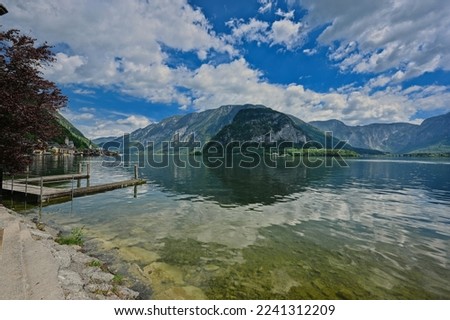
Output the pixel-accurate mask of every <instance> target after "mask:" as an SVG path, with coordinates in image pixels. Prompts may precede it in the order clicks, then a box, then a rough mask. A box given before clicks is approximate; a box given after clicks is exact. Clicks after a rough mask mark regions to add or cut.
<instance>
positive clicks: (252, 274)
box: [32, 158, 450, 299]
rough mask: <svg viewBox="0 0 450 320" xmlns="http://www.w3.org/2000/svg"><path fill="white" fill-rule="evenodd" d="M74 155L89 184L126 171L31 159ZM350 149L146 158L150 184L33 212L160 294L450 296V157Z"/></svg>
mask: <svg viewBox="0 0 450 320" xmlns="http://www.w3.org/2000/svg"><path fill="white" fill-rule="evenodd" d="M78 161H91V172H92V174H93V177H92V179H91V184H95V183H100V182H107V181H118V180H121V179H124V178H129V177H130V176H131V175H132V168H122V167H120V168H106V167H102V165H101V161H100V159H92V160H86V159H81V160H80V159H73V158H64V159H53V160H50V159H47V160H45V161H43V162H41V163H40V164H39V163H37V164H36V165H35V167H34V168H33V169H34V170H35V171H44V172H45V173H61V172H64V171H66V172H67V170H71V168H76V167H77V162H78ZM278 161H279V162H282V161H284V159H279V160H278ZM347 162H348V164H349V167H346V168H342V167H337V166H334V167H331V168H326V167H319V168H315V169H309V168H305V167H303V166H300V167H297V168H293V169H289V168H277V169H275V168H268V167H266V166H259V167H257V168H254V169H243V168H239V167H234V168H224V167H221V168H217V169H209V168H205V167H202V168H197V169H195V168H189V167H188V168H179V167H177V166H174V165H171V166H169V167H167V168H164V169H152V168H149V167H147V168H143V169H140V176H141V177H143V178H145V179H147V180H148V181H149V183H148V184H147V185H144V186H139V187H137V188H136V189H133V188H129V189H122V190H115V191H112V192H107V193H103V194H98V195H94V196H88V197H83V198H77V199H74V201H73V202H68V203H63V204H56V205H51V206H48V207H45V208H43V211H42V219H43V220H44V221H46V222H49V223H56V224H58V225H61V226H64V227H65V228H66V229H68V230H69V229H70V228H73V227H76V226H85V230H86V235H87V237H88V239H89V241H88V243H91V244H95V246H94V245H93V246H92V248H94V249H92V250H94V251H95V252H97V253H98V254H101V253H103V254H104V253H106V254H107V256H108V259H111V263H112V264H113V266H114V268H116V269H117V270H120V271H121V272H123V273H126V274H128V275H130V277H131V278H133V279H137V280H139V281H141V282H142V283H145V284H147V285H148V286H149V287H151V290H152V294H151V297H152V298H156V299H167V298H169V299H172V298H175V299H181V298H212V299H216V298H217V299H275V298H276V299H329V298H332V299H336V298H337V299H345V298H352V299H358V298H361V299H428V298H433V299H450V290H449V288H450V281H449V279H450V272H449V262H450V257H449V251H450V249H449V248H450V246H449V244H450V241H449V240H450V210H449V209H450V179H449V178H450V162H449V161H448V160H423V159H417V160H416V159H407V160H405V159H355V160H347ZM37 210H38V209H33V210H32V211H33V212H37Z"/></svg>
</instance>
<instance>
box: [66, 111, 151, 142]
mask: <svg viewBox="0 0 450 320" xmlns="http://www.w3.org/2000/svg"><path fill="white" fill-rule="evenodd" d="M61 113H62V115H63V116H64V117H65V118H67V119H68V120H69V121H70V122H72V123H73V124H74V125H75V126H76V127H77V128H78V129H79V130H81V132H83V134H84V135H85V136H86V137H88V138H90V139H95V138H100V137H109V136H117V137H118V136H122V135H123V134H125V133H130V132H133V131H134V130H137V129H139V128H143V127H146V126H148V125H149V124H151V123H152V121H151V120H150V119H148V118H147V117H145V116H141V115H128V114H124V113H120V112H119V113H118V112H113V111H107V110H104V109H99V110H96V109H94V108H80V109H79V110H78V111H74V110H71V109H63V110H62V111H61Z"/></svg>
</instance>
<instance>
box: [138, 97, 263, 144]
mask: <svg viewBox="0 0 450 320" xmlns="http://www.w3.org/2000/svg"><path fill="white" fill-rule="evenodd" d="M265 108H266V107H264V106H262V105H250V104H247V105H227V106H222V107H220V108H218V109H211V110H206V111H203V112H199V113H190V114H187V115H185V116H173V117H170V118H167V119H164V120H162V121H161V122H158V123H152V124H150V125H149V126H147V127H145V128H143V129H138V130H136V131H134V132H132V133H131V135H130V139H131V140H132V141H139V142H141V143H147V142H154V143H155V146H156V145H158V144H159V143H161V142H163V141H172V140H173V138H174V136H175V135H178V138H179V140H180V141H192V138H193V134H194V135H195V140H196V141H200V142H201V143H202V144H203V143H205V142H207V141H209V140H210V139H211V138H212V137H213V136H214V135H215V134H216V133H217V132H218V131H219V130H220V129H222V128H223V127H224V126H226V125H228V124H230V123H231V122H232V121H233V119H234V117H235V116H236V114H237V113H238V112H239V111H241V110H243V109H265Z"/></svg>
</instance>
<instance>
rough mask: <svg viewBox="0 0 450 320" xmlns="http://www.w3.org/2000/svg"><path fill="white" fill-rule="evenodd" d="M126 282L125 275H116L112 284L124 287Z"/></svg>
mask: <svg viewBox="0 0 450 320" xmlns="http://www.w3.org/2000/svg"><path fill="white" fill-rule="evenodd" d="M124 281H125V279H124V277H123V275H121V274H115V275H114V278H113V279H112V282H113V283H114V284H116V285H119V286H120V285H122V284H123V282H124Z"/></svg>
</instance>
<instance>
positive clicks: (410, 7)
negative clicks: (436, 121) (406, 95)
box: [289, 0, 450, 81]
mask: <svg viewBox="0 0 450 320" xmlns="http://www.w3.org/2000/svg"><path fill="white" fill-rule="evenodd" d="M289 2H290V4H291V5H293V3H294V2H296V3H298V4H300V5H301V6H302V8H303V9H306V10H307V12H308V13H307V15H306V17H305V18H304V23H305V24H306V25H307V26H308V28H309V30H313V29H315V28H317V27H319V26H326V25H328V26H327V27H326V29H325V30H324V31H323V32H322V34H321V35H320V36H319V38H318V41H319V43H320V44H322V45H326V46H333V45H334V43H336V42H337V43H339V46H338V47H336V48H334V49H333V50H332V53H331V54H330V58H331V59H332V60H333V61H336V62H337V63H338V64H339V65H340V67H341V69H342V70H349V71H352V72H356V73H382V72H385V71H388V70H391V69H394V70H395V69H397V70H399V71H401V72H402V74H400V73H399V74H398V75H397V76H398V77H397V79H396V81H403V80H406V79H410V78H414V77H417V76H419V75H421V74H423V73H425V72H432V71H435V70H437V69H444V70H450V19H448V17H449V16H450V5H449V4H448V1H447V0H431V1H422V0H401V1H400V0H396V1H394V0H379V1H372V0H361V1H358V2H354V1H351V0H339V1H337V0H297V1H289ZM393 80H395V79H393Z"/></svg>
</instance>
